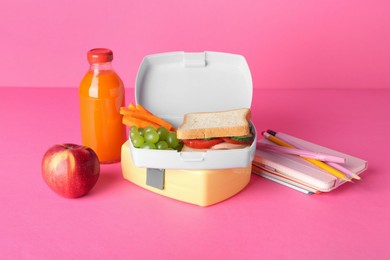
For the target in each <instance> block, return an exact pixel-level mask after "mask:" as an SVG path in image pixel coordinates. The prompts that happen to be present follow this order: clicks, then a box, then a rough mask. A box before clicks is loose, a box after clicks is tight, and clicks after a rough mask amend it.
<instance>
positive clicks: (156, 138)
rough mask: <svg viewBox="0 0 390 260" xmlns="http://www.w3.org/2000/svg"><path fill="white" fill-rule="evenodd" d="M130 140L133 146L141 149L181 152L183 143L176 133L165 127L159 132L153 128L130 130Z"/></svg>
mask: <svg viewBox="0 0 390 260" xmlns="http://www.w3.org/2000/svg"><path fill="white" fill-rule="evenodd" d="M130 140H131V142H132V143H133V146H134V147H136V148H141V149H158V150H180V148H181V146H182V142H181V141H179V140H178V139H177V136H176V132H170V131H168V129H166V128H165V127H163V126H160V127H159V128H158V129H157V130H156V129H155V128H154V127H153V126H147V127H145V128H138V127H136V126H132V127H131V128H130Z"/></svg>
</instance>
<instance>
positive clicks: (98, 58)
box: [87, 48, 113, 63]
mask: <svg viewBox="0 0 390 260" xmlns="http://www.w3.org/2000/svg"><path fill="white" fill-rule="evenodd" d="M87 58H88V62H89V63H103V62H110V61H112V59H113V54H112V51H111V50H110V49H106V48H96V49H92V50H90V51H88V53H87Z"/></svg>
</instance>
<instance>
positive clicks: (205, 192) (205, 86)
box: [121, 52, 256, 206]
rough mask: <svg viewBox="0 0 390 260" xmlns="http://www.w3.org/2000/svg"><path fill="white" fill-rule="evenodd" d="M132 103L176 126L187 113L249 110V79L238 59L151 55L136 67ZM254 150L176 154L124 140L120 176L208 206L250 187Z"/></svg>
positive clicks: (216, 55)
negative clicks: (144, 147)
mask: <svg viewBox="0 0 390 260" xmlns="http://www.w3.org/2000/svg"><path fill="white" fill-rule="evenodd" d="M135 101H136V103H137V104H138V103H139V104H141V105H142V106H144V107H145V108H146V109H148V110H149V111H151V112H152V113H154V114H155V115H157V116H159V117H161V118H163V119H165V120H167V121H168V122H170V123H171V124H172V125H173V126H175V127H178V126H179V125H180V123H181V122H182V119H183V115H184V114H185V113H188V112H212V111H224V110H230V109H237V108H244V107H247V108H250V106H251V102H252V78H251V74H250V70H249V67H248V64H247V62H246V60H245V58H244V57H243V56H241V55H236V54H229V53H220V52H197V53H193V52H191V53H188V52H169V53H161V54H154V55H149V56H146V57H145V58H144V59H143V61H142V63H141V65H140V68H139V70H138V74H137V79H136V87H135ZM253 131H255V132H256V129H255V127H254V126H253ZM255 150H256V144H255V142H253V143H252V145H251V146H249V147H246V148H243V149H235V150H209V151H206V152H177V151H169V150H165V151H160V150H148V149H137V148H135V147H134V146H133V145H132V143H131V141H127V142H125V143H124V144H123V145H122V155H121V165H122V172H123V177H124V178H125V179H127V180H129V181H131V182H133V183H135V184H137V185H139V186H141V187H143V188H145V189H148V190H150V191H153V192H155V193H158V194H161V195H164V196H167V197H170V198H173V199H177V200H180V201H184V202H188V203H192V204H196V205H199V206H209V205H212V204H215V203H218V202H220V201H223V200H225V199H227V198H229V197H231V196H233V195H235V194H237V193H238V192H239V191H241V190H242V189H243V188H244V187H245V186H246V185H247V184H248V183H249V180H250V177H251V170H252V160H253V158H254V154H255Z"/></svg>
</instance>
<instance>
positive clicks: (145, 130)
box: [144, 126, 156, 134]
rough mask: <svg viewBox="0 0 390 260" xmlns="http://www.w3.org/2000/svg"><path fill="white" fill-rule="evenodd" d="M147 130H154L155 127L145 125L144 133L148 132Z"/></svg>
mask: <svg viewBox="0 0 390 260" xmlns="http://www.w3.org/2000/svg"><path fill="white" fill-rule="evenodd" d="M149 132H156V129H155V128H154V127H153V126H147V127H145V129H144V134H146V133H149Z"/></svg>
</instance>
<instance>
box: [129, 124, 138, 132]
mask: <svg viewBox="0 0 390 260" xmlns="http://www.w3.org/2000/svg"><path fill="white" fill-rule="evenodd" d="M137 130H138V128H137V126H135V125H133V126H131V127H130V133H132V132H136V131H137Z"/></svg>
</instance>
